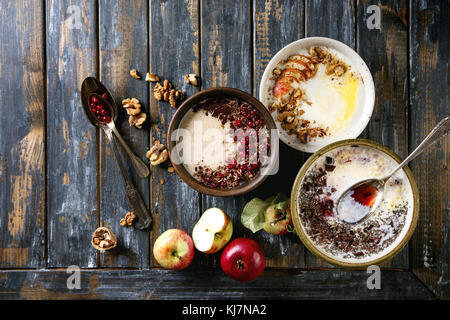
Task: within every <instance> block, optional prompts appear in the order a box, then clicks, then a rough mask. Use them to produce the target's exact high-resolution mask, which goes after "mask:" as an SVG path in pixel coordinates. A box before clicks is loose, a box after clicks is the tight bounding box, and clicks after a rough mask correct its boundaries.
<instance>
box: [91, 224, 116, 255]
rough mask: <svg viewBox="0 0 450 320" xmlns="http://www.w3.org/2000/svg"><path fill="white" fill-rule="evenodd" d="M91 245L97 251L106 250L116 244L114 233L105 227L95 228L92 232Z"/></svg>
mask: <svg viewBox="0 0 450 320" xmlns="http://www.w3.org/2000/svg"><path fill="white" fill-rule="evenodd" d="M91 244H92V246H93V247H94V248H95V249H97V250H99V251H106V250H110V249H112V248H114V247H115V246H116V245H117V238H116V235H115V234H114V233H113V232H112V231H111V229H109V228H107V227H100V228H97V229H96V230H95V231H94V233H93V234H92V239H91Z"/></svg>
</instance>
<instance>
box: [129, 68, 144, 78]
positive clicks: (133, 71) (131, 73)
mask: <svg viewBox="0 0 450 320" xmlns="http://www.w3.org/2000/svg"><path fill="white" fill-rule="evenodd" d="M130 76H132V77H133V78H135V79H140V78H141V77H140V76H139V75H138V73H137V71H136V69H131V70H130Z"/></svg>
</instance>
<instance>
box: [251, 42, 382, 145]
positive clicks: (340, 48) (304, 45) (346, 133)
mask: <svg viewBox="0 0 450 320" xmlns="http://www.w3.org/2000/svg"><path fill="white" fill-rule="evenodd" d="M314 46H321V47H327V48H330V49H333V50H336V51H337V52H338V53H339V55H342V56H343V57H344V58H345V60H346V61H347V62H348V63H349V64H350V66H351V68H352V70H354V71H356V72H357V73H358V74H359V75H360V76H361V78H362V81H363V90H364V100H363V102H362V103H360V104H359V107H358V110H355V113H356V114H357V118H356V119H354V122H353V125H349V126H347V128H345V129H343V130H341V131H340V132H339V134H338V135H336V136H331V137H327V139H317V140H316V141H313V142H308V143H305V144H304V143H301V142H300V140H298V138H297V137H296V136H295V135H289V134H288V133H287V132H286V131H284V130H283V129H282V128H281V124H280V122H279V121H277V120H276V119H275V118H274V120H275V123H276V124H277V127H278V129H279V132H280V139H281V141H283V142H284V143H286V144H287V145H288V146H290V147H292V148H294V149H297V150H300V151H303V152H309V153H314V152H316V151H317V150H319V149H321V148H322V147H324V146H326V145H328V144H330V143H333V142H335V141H339V140H344V139H354V138H357V137H358V136H359V135H360V134H361V132H363V130H364V128H365V127H366V125H367V123H368V122H369V119H370V117H371V116H372V112H373V107H374V104H375V86H374V83H373V78H372V75H371V73H370V71H369V68H368V67H367V65H366V63H365V62H364V61H363V60H362V59H361V57H360V56H359V55H358V54H357V53H356V52H355V51H354V50H353V49H352V48H350V47H349V46H347V45H345V44H344V43H342V42H340V41H337V40H334V39H330V38H322V37H312V38H304V39H300V40H297V41H294V42H292V43H290V44H289V45H287V46H285V47H284V48H283V49H281V50H280V51H278V53H277V54H276V55H275V56H274V57H273V58H272V59H271V60H270V62H269V64H268V65H267V67H266V69H265V70H264V74H263V76H262V79H261V84H260V87H259V101H261V102H262V103H263V104H264V106H265V107H266V108H267V107H268V104H269V103H268V98H269V97H268V92H269V90H268V89H269V86H270V81H269V78H270V77H271V76H272V71H273V69H274V68H275V67H276V66H277V65H278V64H279V63H280V62H282V61H283V60H286V59H287V58H288V57H289V56H291V55H293V54H298V53H299V52H300V51H301V50H305V49H306V50H307V49H308V48H310V47H314ZM272 117H274V114H272Z"/></svg>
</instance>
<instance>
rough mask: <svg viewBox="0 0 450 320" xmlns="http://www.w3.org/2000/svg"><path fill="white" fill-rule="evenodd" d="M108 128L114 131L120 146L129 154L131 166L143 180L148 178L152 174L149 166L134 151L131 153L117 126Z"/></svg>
mask: <svg viewBox="0 0 450 320" xmlns="http://www.w3.org/2000/svg"><path fill="white" fill-rule="evenodd" d="M108 127H109V128H110V129H111V130H112V132H113V133H114V135H115V136H116V137H117V140H119V142H120V144H121V145H122V147H123V149H124V150H125V152H126V153H127V154H128V156H129V157H130V159H131V164H132V165H133V167H134V169H135V170H136V172H137V174H138V175H139V176H140V177H141V178H147V177H148V176H149V174H150V170H149V168H148V167H147V165H146V164H145V163H144V161H142V160H141V158H139V157H138V156H137V155H135V154H134V152H133V151H131V149H130V147H129V146H128V144H127V143H126V142H125V140H123V138H122V136H121V135H120V133H119V131H117V129H116V126H115V125H114V124H112V125H111V126H110V125H108Z"/></svg>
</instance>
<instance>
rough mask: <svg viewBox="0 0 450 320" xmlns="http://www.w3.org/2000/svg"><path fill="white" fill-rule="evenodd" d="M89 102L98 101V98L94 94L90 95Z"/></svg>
mask: <svg viewBox="0 0 450 320" xmlns="http://www.w3.org/2000/svg"><path fill="white" fill-rule="evenodd" d="M91 102H92V103H98V102H99V100H98V98H97V97H96V96H92V97H91Z"/></svg>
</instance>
